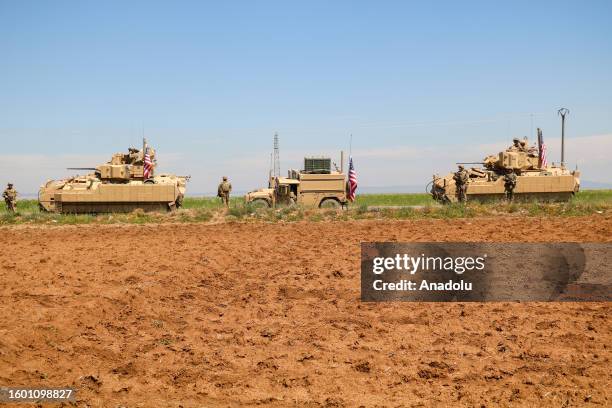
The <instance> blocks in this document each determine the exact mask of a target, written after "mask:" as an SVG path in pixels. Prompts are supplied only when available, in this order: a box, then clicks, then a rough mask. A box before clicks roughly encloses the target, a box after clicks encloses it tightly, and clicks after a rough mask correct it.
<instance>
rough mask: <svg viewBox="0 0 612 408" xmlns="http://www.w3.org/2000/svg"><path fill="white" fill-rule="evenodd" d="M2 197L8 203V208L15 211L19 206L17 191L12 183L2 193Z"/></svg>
mask: <svg viewBox="0 0 612 408" xmlns="http://www.w3.org/2000/svg"><path fill="white" fill-rule="evenodd" d="M2 197H3V198H4V202H5V203H6V210H7V211H11V212H15V208H16V207H17V191H16V190H15V189H14V188H13V185H12V184H11V183H9V184H8V186H7V187H6V189H5V190H4V192H3V193H2Z"/></svg>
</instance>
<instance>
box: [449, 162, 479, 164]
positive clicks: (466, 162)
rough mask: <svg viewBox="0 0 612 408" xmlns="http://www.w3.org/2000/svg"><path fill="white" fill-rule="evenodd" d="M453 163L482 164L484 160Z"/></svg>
mask: <svg viewBox="0 0 612 408" xmlns="http://www.w3.org/2000/svg"><path fill="white" fill-rule="evenodd" d="M455 164H484V162H457V163H455Z"/></svg>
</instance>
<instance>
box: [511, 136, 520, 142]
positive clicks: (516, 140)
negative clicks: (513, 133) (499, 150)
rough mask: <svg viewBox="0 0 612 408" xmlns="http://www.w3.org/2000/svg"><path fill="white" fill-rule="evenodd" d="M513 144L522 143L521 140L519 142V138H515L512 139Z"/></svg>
mask: <svg viewBox="0 0 612 408" xmlns="http://www.w3.org/2000/svg"><path fill="white" fill-rule="evenodd" d="M512 142H513V143H516V142H520V140H519V138H518V137H515V138H514V139H512Z"/></svg>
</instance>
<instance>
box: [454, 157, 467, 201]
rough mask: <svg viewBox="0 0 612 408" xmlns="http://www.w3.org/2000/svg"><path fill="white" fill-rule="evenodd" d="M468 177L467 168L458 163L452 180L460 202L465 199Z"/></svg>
mask: <svg viewBox="0 0 612 408" xmlns="http://www.w3.org/2000/svg"><path fill="white" fill-rule="evenodd" d="M468 179H469V174H468V172H467V170H466V169H465V168H464V167H463V166H462V165H461V164H460V165H459V166H458V170H457V172H456V173H455V175H454V176H453V180H455V188H456V192H457V199H458V200H459V202H460V203H464V202H466V200H467V197H466V192H467V183H468Z"/></svg>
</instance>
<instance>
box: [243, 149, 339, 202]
mask: <svg viewBox="0 0 612 408" xmlns="http://www.w3.org/2000/svg"><path fill="white" fill-rule="evenodd" d="M245 201H246V202H247V203H252V204H253V205H255V206H262V207H276V206H278V205H301V206H304V207H319V208H326V207H329V208H340V207H345V206H346V205H347V204H348V199H347V179H346V175H345V174H344V172H343V171H342V170H340V169H336V170H332V169H331V159H330V158H314V157H306V158H304V169H303V170H289V171H288V175H287V177H280V176H276V177H272V176H271V177H270V178H269V181H268V188H262V189H259V190H254V191H251V192H249V193H247V194H246V196H245Z"/></svg>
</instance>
